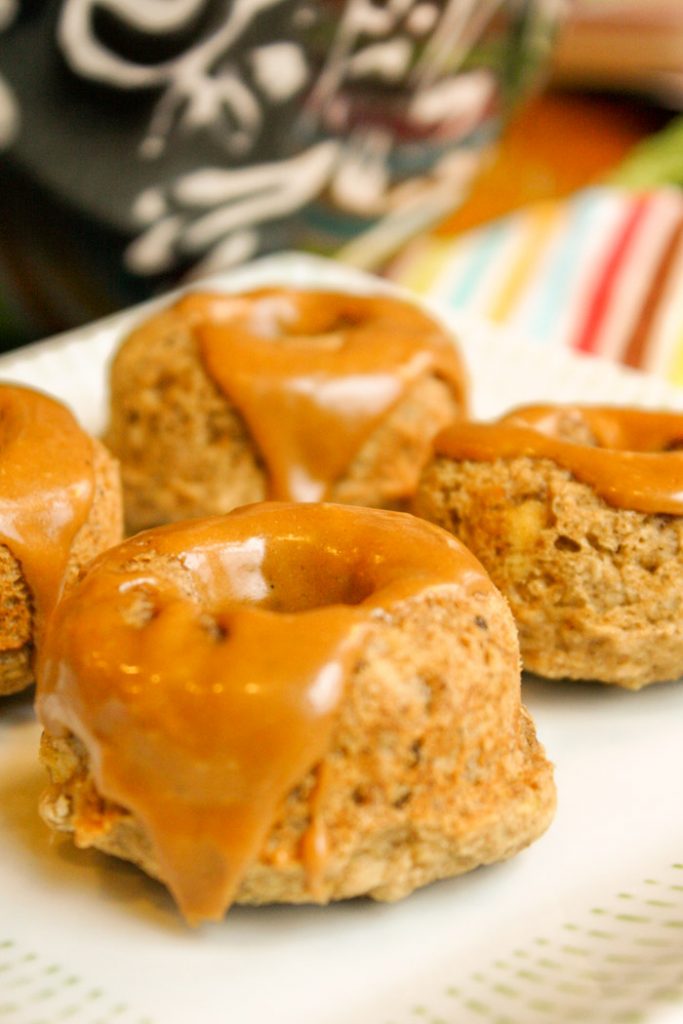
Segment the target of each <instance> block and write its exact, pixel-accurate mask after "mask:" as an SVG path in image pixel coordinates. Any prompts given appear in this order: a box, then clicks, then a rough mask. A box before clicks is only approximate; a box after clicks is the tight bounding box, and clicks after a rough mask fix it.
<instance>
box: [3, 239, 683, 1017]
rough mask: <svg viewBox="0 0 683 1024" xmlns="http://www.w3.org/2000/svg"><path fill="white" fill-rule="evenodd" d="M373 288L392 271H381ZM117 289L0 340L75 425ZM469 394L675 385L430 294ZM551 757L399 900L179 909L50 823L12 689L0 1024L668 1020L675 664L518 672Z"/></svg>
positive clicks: (88, 404) (676, 982)
mask: <svg viewBox="0 0 683 1024" xmlns="http://www.w3.org/2000/svg"><path fill="white" fill-rule="evenodd" d="M266 283H285V284H293V285H306V286H309V287H321V288H335V287H340V288H351V289H354V290H359V291H367V290H373V289H378V288H382V289H386V288H388V286H386V285H381V284H379V283H378V282H376V281H375V280H374V279H372V278H368V277H366V276H364V275H362V274H359V273H357V272H355V271H351V270H348V269H343V268H340V267H339V266H336V265H334V264H329V263H326V262H324V261H320V260H316V259H313V258H311V257H301V256H297V255H287V256H282V257H273V258H269V259H266V260H263V261H261V262H260V263H258V264H254V265H253V266H251V267H247V268H244V269H243V270H240V271H239V272H236V273H235V272H234V273H231V274H230V275H226V276H224V277H221V278H218V279H214V280H213V281H212V282H211V284H212V287H216V288H223V289H226V290H232V289H241V288H250V287H255V286H259V285H262V284H266ZM390 290H391V289H390ZM141 315H142V314H141V313H140V311H139V310H134V311H129V312H126V313H125V314H121V315H118V316H115V317H112V318H110V319H108V320H106V321H103V322H101V323H99V324H94V325H93V326H91V327H88V328H86V329H84V330H80V331H75V332H71V333H69V334H67V335H63V336H61V337H60V338H58V339H54V340H51V341H47V342H44V343H42V344H40V345H37V346H33V347H31V348H30V349H24V350H21V351H20V352H17V353H15V354H11V355H8V356H4V357H2V358H1V359H0V379H3V380H15V381H20V382H25V383H28V384H31V385H34V386H37V387H40V388H42V389H44V390H46V391H49V392H51V393H53V394H55V395H57V396H58V397H60V398H62V399H63V400H65V401H66V402H67V403H68V404H69V405H70V406H71V407H72V408H73V409H74V410H75V412H76V413H77V415H78V416H79V417H80V419H81V421H82V422H83V424H84V425H85V426H86V427H88V428H89V429H91V430H93V431H97V430H99V429H100V428H101V427H102V426H103V424H104V422H105V418H106V364H107V361H108V359H109V356H110V354H111V352H112V349H113V348H114V346H115V345H116V343H117V341H118V340H119V338H120V337H121V336H122V335H123V334H124V333H125V332H126V330H127V329H128V328H129V327H130V324H131V323H132V322H133V321H134V320H135V319H136V318H138V317H140V316H141ZM440 315H441V316H442V317H443V318H444V319H445V320H447V321H448V322H449V323H450V324H451V325H452V326H453V328H454V330H455V331H456V333H457V334H458V336H459V338H460V342H461V345H462V349H463V351H464V354H465V358H466V361H467V363H468V366H469V370H470V374H471V377H472V384H473V409H474V412H475V413H476V414H477V415H479V416H491V415H495V414H497V413H498V412H502V411H503V410H504V409H506V408H508V407H510V406H511V405H515V404H520V403H523V402H528V401H537V400H551V401H565V400H567V401H568V400H582V401H586V402H588V401H595V402H605V403H607V402H611V403H631V404H639V405H644V406H650V407H652V406H662V407H668V408H676V409H683V393H681V392H679V391H676V390H675V389H673V388H671V387H669V386H667V385H666V384H664V383H663V382H661V381H658V380H656V379H654V378H649V377H646V376H644V375H641V374H638V373H635V372H632V371H627V370H623V369H620V368H618V367H615V366H612V365H610V364H606V363H601V362H600V361H598V360H587V359H578V358H575V357H572V356H571V355H569V354H567V353H560V352H557V351H551V350H545V349H543V348H542V347H540V346H537V345H534V346H531V345H528V344H526V343H525V342H524V340H523V339H519V338H515V337H513V336H511V335H509V334H508V333H507V332H505V331H504V330H501V329H499V328H495V327H493V326H492V325H490V324H486V323H483V322H477V321H467V320H465V319H463V318H462V317H459V316H455V315H453V314H451V313H446V312H443V313H441V314H440ZM524 699H525V701H526V702H527V704H528V705H529V707H530V708H531V710H532V712H533V714H534V717H535V719H536V723H537V727H538V731H539V735H540V737H541V739H542V740H543V742H544V743H545V745H546V747H547V750H548V752H549V754H550V756H551V758H552V759H553V761H554V762H555V764H556V778H557V785H558V792H559V807H558V813H557V817H556V820H555V822H554V824H553V825H552V827H551V828H550V830H549V831H548V833H547V834H546V835H545V836H544V837H543V838H542V839H541V840H540V841H539V842H538V843H536V844H535V845H534V846H533V847H532V848H531V849H529V850H528V851H526V852H524V853H523V854H521V855H519V856H518V857H517V858H515V859H514V860H512V861H510V862H508V863H506V864H501V865H497V866H494V867H491V868H485V869H479V870H478V871H475V872H473V873H471V874H470V875H467V876H464V877H461V878H459V879H454V880H452V881H448V882H441V883H439V884H436V885H433V886H430V887H428V888H426V889H424V890H422V891H420V892H418V893H415V894H414V895H413V896H411V897H410V898H409V899H407V900H405V901H404V902H402V903H398V904H394V905H381V904H374V903H372V902H369V901H363V900H356V901H352V902H350V903H347V904H340V905H336V906H332V907H326V908H325V907H322V908H321V907H299V908H294V907H279V908H261V909H247V908H234V909H233V910H231V911H230V913H229V915H228V916H227V918H226V920H225V921H224V922H223V923H221V924H219V925H211V926H206V927H203V928H200V929H198V930H194V931H193V930H190V929H188V928H186V927H185V926H184V925H183V923H182V922H181V920H180V918H179V916H178V914H177V912H176V911H175V909H174V907H173V905H172V902H171V900H170V898H169V897H168V896H167V894H166V892H165V890H164V889H163V888H162V887H161V886H159V885H157V884H156V883H154V882H152V881H150V880H148V879H147V878H146V877H145V876H144V875H142V874H141V873H140V872H138V871H137V870H136V869H135V868H133V867H131V866H128V865H126V864H123V863H119V862H117V861H114V860H111V859H108V858H106V857H104V856H101V855H99V854H97V853H94V852H92V851H87V852H84V851H78V850H75V849H74V848H73V847H72V846H71V844H70V843H69V842H68V841H65V840H57V841H52V840H51V838H50V837H49V835H48V833H47V830H46V828H45V827H44V826H43V825H42V823H41V822H40V820H39V819H38V817H37V812H36V804H37V799H38V795H39V793H40V790H41V787H42V785H43V773H42V770H41V768H40V766H39V765H38V764H37V758H36V750H37V744H38V736H39V730H38V728H37V725H36V723H35V721H34V719H33V713H32V710H31V705H30V699H29V698H26V697H21V696H20V697H17V698H11V699H9V700H6V701H5V702H4V703H2V704H0V1021H1V1022H2V1024H58V1022H62V1021H64V1022H72V1024H475V1022H477V1024H574V1022H579V1021H589V1022H592V1024H638V1022H646V1024H655V1022H656V1024H669V1022H670V1024H674V1022H676V1024H679V1022H681V1021H683V683H679V684H677V683H670V684H666V685H660V686H654V687H651V688H649V689H646V690H644V691H642V692H640V693H625V692H621V691H618V690H614V689H612V688H608V687H600V686H597V685H595V684H576V683H574V684H563V683H549V682H542V681H540V680H534V679H527V680H525V682H524Z"/></svg>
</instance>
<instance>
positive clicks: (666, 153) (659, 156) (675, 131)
mask: <svg viewBox="0 0 683 1024" xmlns="http://www.w3.org/2000/svg"><path fill="white" fill-rule="evenodd" d="M607 180H608V184H610V185H620V186H622V187H623V188H634V189H647V188H656V187H657V186H658V185H678V186H679V187H681V188H683V117H676V118H675V119H674V120H673V121H671V123H670V124H668V125H667V126H666V128H664V129H663V130H662V131H661V132H657V134H656V135H653V136H652V137H651V138H649V139H646V140H645V141H644V142H641V143H639V144H638V145H637V146H636V147H635V149H634V150H632V152H631V153H630V154H629V156H628V157H627V159H626V160H625V161H624V163H623V164H621V166H620V167H618V168H617V170H616V171H614V172H613V173H612V174H611V175H610V176H609V178H608V179H607Z"/></svg>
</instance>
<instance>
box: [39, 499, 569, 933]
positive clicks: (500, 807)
mask: <svg viewBox="0 0 683 1024" xmlns="http://www.w3.org/2000/svg"><path fill="white" fill-rule="evenodd" d="M41 664H42V671H41V673H40V679H39V686H38V700H37V710H38V714H39V716H40V718H41V720H42V723H43V725H44V728H45V733H44V740H43V745H42V750H43V754H42V756H43V760H44V761H45V763H46V765H47V767H48V769H49V772H50V775H51V779H52V784H51V786H50V788H49V789H48V791H47V793H46V795H45V797H44V799H43V802H42V814H43V816H44V818H45V820H46V821H47V822H48V824H50V825H51V826H52V827H53V828H55V829H57V830H61V831H66V832H71V833H73V835H74V838H75V841H76V843H77V845H78V846H79V847H83V846H90V845H92V846H95V847H98V848H99V849H101V850H104V851H107V852H109V853H113V854H115V855H117V856H120V857H124V858H127V859H129V860H132V861H134V862H136V863H137V864H139V865H141V866H142V867H143V868H144V869H145V871H147V872H148V873H150V874H151V875H154V876H157V877H159V878H160V879H162V880H163V881H164V882H165V883H166V884H167V885H168V887H169V888H170V889H171V891H172V893H173V896H174V897H175V899H176V901H177V902H178V904H179V906H180V908H181V909H182V912H183V913H184V915H185V916H186V918H187V919H189V920H190V921H192V922H196V921H199V920H203V919H218V918H220V917H222V916H223V914H224V913H225V911H226V908H227V907H228V906H229V905H230V903H231V902H233V901H235V900H236V901H237V902H240V903H254V904H259V903H266V902H288V903H301V902H311V901H313V902H320V903H325V902H328V901H329V900H337V899H342V898H346V897H352V896H358V895H362V894H367V895H370V896H372V897H374V898H376V899H381V900H393V899H397V898H399V897H402V896H404V895H406V894H407V893H409V892H410V891H411V890H413V889H414V888H415V887H417V886H419V885H424V884H425V883H427V882H429V881H432V880H433V879H436V878H441V877H444V876H448V875H455V874H458V873H460V872H463V871H467V870H469V869H470V868H473V867H475V866H477V865H479V864H485V863H490V862H492V861H496V860H500V859H502V858H506V857H509V856H511V855H512V854H514V853H516V852H517V851H518V850H520V849H521V848H522V847H524V846H526V845H527V844H528V843H530V842H531V841H532V840H533V839H535V838H536V837H537V836H538V835H539V834H540V833H541V832H543V831H544V829H545V828H546V826H547V825H548V823H549V821H550V819H551V816H552V813H553V808H554V785H553V781H552V769H551V767H550V765H549V763H548V762H547V761H546V759H545V756H544V753H543V750H542V748H541V747H540V745H539V744H538V742H537V740H536V736H535V732H534V728H533V724H532V722H531V719H530V718H529V716H528V714H527V712H526V710H525V709H524V708H523V707H522V705H521V703H520V672H519V649H518V645H517V640H516V636H515V629H514V624H513V621H512V617H511V616H510V613H509V611H508V609H507V606H506V604H505V601H504V600H503V598H502V597H501V595H500V594H499V593H498V591H497V590H496V589H495V587H494V586H493V584H492V583H491V581H490V580H489V578H488V577H487V575H486V574H485V572H484V570H483V569H482V568H481V566H480V565H479V563H478V562H477V561H476V560H475V559H474V557H473V556H472V555H470V553H469V552H468V551H466V550H465V549H464V548H463V547H462V545H460V544H459V543H458V542H457V541H455V540H454V538H452V537H450V536H449V535H448V534H447V533H445V532H444V531H442V530H439V529H437V528H436V527H434V526H431V525H430V524H428V523H424V522H421V521H420V520H418V519H416V518H415V517H413V516H409V515H407V514H406V513H399V512H385V511H380V510H372V509H361V508H352V507H349V506H342V505H332V504H322V505H306V504H301V505H299V504H288V503H277V502H276V503H265V504H262V505H254V506H249V507H246V508H241V509H238V510H237V511H235V512H233V513H232V514H230V515H227V516H223V517H216V518H213V519H206V520H194V521H192V522H188V523H184V524H178V525H172V526H167V527H160V528H157V529H156V530H150V531H148V532H146V533H143V534H140V535H138V536H137V537H135V538H133V539H131V540H130V541H128V542H126V543H124V544H123V545H121V546H119V547H118V548H114V549H112V550H110V551H108V552H107V553H105V554H104V555H102V556H101V557H100V558H99V559H97V560H96V561H95V563H94V564H93V565H92V567H91V568H90V569H89V571H88V572H87V574H86V575H85V576H84V578H83V579H82V580H81V581H80V582H79V584H78V585H77V586H76V587H75V588H74V589H73V590H72V591H71V592H70V594H69V595H68V596H67V597H66V598H65V600H64V601H62V603H61V604H60V606H59V609H58V611H57V613H56V614H55V616H54V618H53V619H52V622H51V628H50V633H49V636H48V639H47V643H46V646H45V650H44V654H43V658H42V661H41Z"/></svg>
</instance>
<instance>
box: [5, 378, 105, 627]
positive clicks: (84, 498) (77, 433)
mask: <svg viewBox="0 0 683 1024" xmlns="http://www.w3.org/2000/svg"><path fill="white" fill-rule="evenodd" d="M93 492H94V481H93V448H92V443H91V441H90V438H89V437H88V436H87V435H86V434H85V433H84V432H83V430H81V428H80V427H79V425H78V423H77V422H76V420H75V419H74V417H73V416H72V415H71V413H70V412H69V411H68V410H67V409H66V408H65V407H64V406H63V405H61V404H60V403H59V402H56V401H55V400H54V399H52V398H48V397H47V396H46V395H42V394H40V393H39V392H36V391H32V390H30V389H28V388H24V387H19V386H18V385H9V384H2V385H0V543H1V544H4V545H6V546H7V548H8V549H9V550H10V552H11V553H12V555H13V556H14V557H15V558H16V560H17V561H18V562H19V563H20V565H21V570H22V573H23V575H24V578H25V580H26V583H27V585H28V587H29V590H30V591H31V595H32V598H33V602H34V610H35V614H36V619H37V625H40V623H41V621H42V620H43V619H44V617H45V616H46V615H47V614H48V613H49V612H50V610H51V609H52V607H53V606H54V604H55V603H56V601H57V599H58V597H59V593H60V589H61V585H62V580H63V576H64V571H65V569H66V566H67V562H68V559H69V554H70V551H71V545H72V543H73V540H74V538H75V536H76V534H77V533H78V531H79V530H80V528H81V526H82V525H83V524H84V522H85V521H86V519H87V517H88V513H89V510H90V506H91V503H92V499H93Z"/></svg>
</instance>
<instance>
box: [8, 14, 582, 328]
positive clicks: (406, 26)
mask: <svg viewBox="0 0 683 1024" xmlns="http://www.w3.org/2000/svg"><path fill="white" fill-rule="evenodd" d="M566 7H567V0H381V2H380V0H136V2H134V3H132V2H130V0H24V2H23V3H19V0H0V146H1V147H2V149H3V154H2V157H3V158H2V170H1V172H0V219H1V221H2V225H3V230H2V236H1V238H0V330H1V331H2V338H3V342H2V343H3V345H4V347H8V346H10V345H12V344H16V343H18V342H20V341H24V340H28V339H29V338H33V337H37V336H40V335H42V334H47V333H50V332H54V331H56V330H59V329H62V328H66V327H70V326H74V325H76V324H77V323H79V322H83V321H86V320H88V319H91V318H92V317H94V316H97V315H101V314H102V313H104V312H107V311H109V310H112V309H115V308H119V307H121V306H125V305H128V304H130V303H132V302H135V301H137V300H139V299H141V298H143V297H145V296H146V295H148V294H152V293H154V292H157V291H159V290H163V289H165V288H167V287H170V286H172V285H173V284H176V283H178V282H179V281H181V280H187V279H188V277H196V276H198V275H202V274H206V273H209V272H212V271H215V270H218V269H223V268H228V267H230V266H232V265H235V264H238V263H241V262H243V261H245V260H247V259H249V258H251V257H252V256H255V255H257V254H259V253H262V252H269V251H274V250H282V249H285V248H298V247H302V248H309V249H314V250H316V251H319V252H324V253H336V252H338V251H339V249H340V247H344V252H345V254H346V257H347V258H348V259H350V260H353V261H354V262H356V263H360V264H364V265H375V264H377V263H378V261H380V260H381V259H382V257H384V256H386V255H387V253H388V252H390V251H393V250H394V249H395V248H396V247H397V246H398V245H399V244H400V242H401V241H402V240H405V239H406V238H407V237H409V236H410V235H412V234H415V233H416V232H418V231H419V230H422V229H424V228H426V227H428V226H429V225H431V224H434V223H435V222H436V221H438V220H439V219H442V218H443V217H444V216H445V215H446V214H447V213H448V212H449V211H450V210H452V209H454V208H455V207H456V206H457V205H458V204H459V203H460V202H461V201H462V199H463V197H464V195H465V194H466V192H467V189H468V186H469V183H470V180H471V179H472V177H473V175H474V174H475V172H476V171H477V169H478V167H479V163H480V161H481V158H482V156H483V155H484V154H487V153H488V152H489V149H490V147H491V146H492V144H493V143H494V142H495V141H496V139H497V138H498V135H499V133H500V131H501V128H502V126H503V125H504V123H505V122H506V121H507V119H508V117H509V115H510V112H511V110H512V109H513V107H514V105H515V104H516V102H517V101H518V99H519V98H520V96H522V95H524V94H525V93H527V92H528V90H529V87H530V85H531V83H532V82H533V81H534V80H535V78H536V75H537V71H538V69H539V67H541V66H542V65H543V64H544V63H545V61H546V58H547V56H548V53H549V50H550V46H551V42H552V39H553V37H554V31H555V28H556V25H557V23H558V20H559V18H560V17H561V15H562V13H563V12H564V11H565V9H566Z"/></svg>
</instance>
